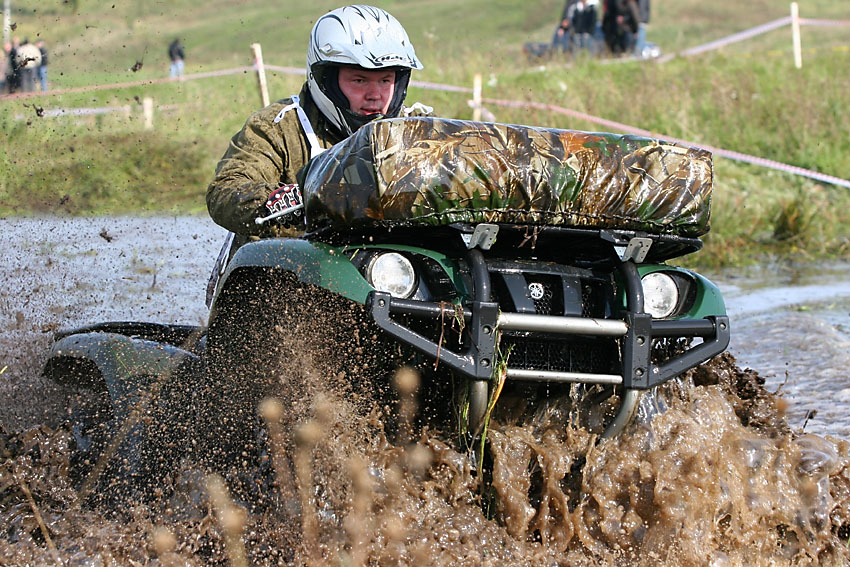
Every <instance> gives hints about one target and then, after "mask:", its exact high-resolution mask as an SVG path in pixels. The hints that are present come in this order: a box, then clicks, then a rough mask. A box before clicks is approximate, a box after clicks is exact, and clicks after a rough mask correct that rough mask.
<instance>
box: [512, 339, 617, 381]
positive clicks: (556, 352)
mask: <svg viewBox="0 0 850 567" xmlns="http://www.w3.org/2000/svg"><path fill="white" fill-rule="evenodd" d="M499 350H500V351H501V352H502V353H509V355H508V365H509V366H510V367H511V368H520V369H523V370H544V371H550V372H586V373H595V374H616V373H619V371H620V370H619V368H620V354H619V353H620V349H619V345H618V342H617V340H616V339H595V340H581V338H579V337H561V338H559V339H547V338H533V337H531V336H513V335H509V334H507V333H506V334H503V335H502V341H501V343H500V345H499Z"/></svg>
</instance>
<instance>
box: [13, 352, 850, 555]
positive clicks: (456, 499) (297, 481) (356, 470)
mask: <svg viewBox="0 0 850 567" xmlns="http://www.w3.org/2000/svg"><path fill="white" fill-rule="evenodd" d="M408 391H409V390H408ZM314 392H315V393H314V395H313V396H312V397H311V401H310V402H309V407H311V408H312V418H311V419H309V420H306V421H303V422H302V423H301V425H299V427H298V429H297V430H296V433H295V439H296V442H297V443H296V447H297V448H296V451H295V455H294V458H293V462H294V464H295V466H294V472H295V475H294V478H292V477H283V476H281V477H279V478H278V485H277V488H276V490H277V492H276V494H277V495H278V496H281V495H284V494H289V497H293V496H294V495H297V498H298V502H291V501H288V500H287V498H276V499H275V501H274V502H275V503H274V505H272V506H270V507H269V508H268V509H266V510H264V511H263V512H260V513H253V514H249V513H247V512H246V511H245V510H244V509H243V508H240V507H239V506H238V504H235V503H234V502H233V501H232V500H231V499H230V498H229V497H228V495H227V494H226V489H225V488H223V485H222V484H221V483H218V482H216V481H215V480H213V481H212V482H211V481H210V479H208V478H201V477H200V476H198V475H197V474H194V473H192V471H191V470H187V471H184V475H183V477H182V479H181V480H180V481H179V483H180V487H179V490H178V491H177V493H176V495H175V496H174V497H172V498H171V499H169V500H168V501H167V502H166V503H164V504H163V505H160V506H147V505H141V504H139V505H132V506H130V505H128V506H127V507H126V508H124V509H120V510H118V509H108V510H107V509H102V508H95V509H91V508H89V507H87V506H85V505H83V504H82V503H81V502H80V501H79V500H78V496H77V494H76V492H75V491H74V490H72V489H71V487H70V483H69V481H68V476H67V470H68V460H69V455H70V451H69V447H70V445H71V440H70V435H69V433H68V432H67V431H65V430H64V429H62V428H59V429H56V430H50V429H48V428H46V427H37V428H34V429H31V430H29V431H26V432H22V433H18V434H15V435H10V434H8V433H4V435H3V452H4V455H5V457H4V460H3V464H2V467H0V471H1V472H2V484H0V503H2V508H1V509H0V515H2V521H3V525H5V526H7V529H6V530H5V533H4V536H3V537H2V538H0V557H2V558H3V561H4V563H5V564H13V565H42V564H50V563H59V564H63V565H98V564H109V563H110V562H111V561H115V562H118V563H119V564H121V563H123V564H131V563H133V562H135V564H140V565H226V564H230V565H280V564H292V565H411V564H420V565H529V566H530V565H657V564H659V563H662V562H663V563H664V564H665V565H706V566H718V567H719V566H726V565H845V564H846V563H847V561H848V560H850V550H848V538H850V444H848V443H847V442H846V441H843V440H838V439H835V438H824V437H818V436H814V435H798V434H795V433H793V432H792V431H791V430H790V429H789V428H788V427H787V426H786V425H785V422H784V419H783V416H782V409H783V403H782V401H781V400H780V399H778V398H775V397H774V396H772V395H771V394H769V393H768V392H767V391H765V390H764V389H763V388H762V386H761V384H760V379H759V377H758V376H757V375H756V374H754V373H752V372H743V371H741V370H740V369H739V368H738V367H737V366H736V365H735V362H734V359H732V357H731V356H729V355H725V356H723V357H721V358H720V359H718V360H715V361H713V362H712V363H710V364H709V365H706V366H705V367H703V368H701V369H699V370H697V371H696V372H693V373H692V374H691V375H690V376H688V377H687V378H686V379H685V380H683V381H681V382H680V383H678V384H676V385H673V386H670V387H667V388H666V389H665V390H664V391H663V392H660V393H659V395H658V396H655V397H654V398H653V399H648V400H646V402H645V403H644V406H643V414H642V419H641V420H639V422H638V423H636V424H635V425H634V427H633V428H632V429H631V430H630V431H629V432H628V433H627V434H625V435H622V436H621V437H619V438H617V439H614V440H606V441H599V440H598V439H597V438H596V437H595V436H594V435H592V434H590V433H588V432H587V431H586V430H583V429H577V428H575V427H573V426H572V425H571V424H570V423H569V422H567V423H564V420H563V416H564V415H565V413H564V412H563V411H559V410H558V408H557V404H554V405H548V406H546V407H544V408H541V409H540V410H539V412H538V415H536V416H535V417H534V419H532V420H528V423H526V424H524V425H516V424H510V423H501V424H500V423H496V424H494V425H493V426H492V428H491V431H490V433H489V436H490V437H489V438H490V444H491V448H492V450H491V454H492V458H493V463H492V479H488V480H487V481H486V482H485V484H484V486H483V488H482V484H481V479H480V478H478V476H477V475H476V473H475V471H474V459H472V458H470V456H469V455H467V454H463V453H460V452H458V451H456V450H455V449H454V448H453V446H452V444H451V443H449V442H447V441H446V440H445V439H444V437H443V436H442V435H440V434H439V433H438V432H433V431H429V430H427V429H426V430H423V431H420V432H419V433H418V434H417V437H416V442H415V443H408V444H398V443H394V442H392V440H389V439H387V436H386V434H385V432H384V429H383V428H382V427H381V426H380V423H381V422H380V419H379V418H380V417H381V416H380V412H381V411H385V410H382V409H381V408H374V411H372V412H369V413H363V412H362V411H361V409H358V408H356V407H354V406H353V405H352V404H350V403H349V402H348V401H347V400H345V399H340V398H338V397H334V392H332V391H323V392H322V391H321V388H317V389H315V390H314ZM402 399H405V398H404V396H402ZM414 400H415V398H410V399H409V400H408V401H409V402H410V403H415V401H414ZM305 402H306V401H305ZM409 410H410V407H408V409H407V410H405V411H406V412H407V413H408V414H410V411H409ZM286 411H287V409H286V408H285V407H284V406H282V405H280V404H275V403H272V402H270V403H267V404H266V405H265V406H264V410H263V414H264V416H265V417H266V419H267V420H270V423H277V422H279V420H281V419H284V420H287V419H291V417H292V416H286V415H285V413H286ZM302 415H303V414H302ZM270 430H271V431H272V441H273V446H274V445H275V443H274V441H275V435H276V434H275V433H274V431H275V429H274V427H272V428H270ZM273 460H274V459H273ZM275 462H276V461H275ZM282 485H288V486H289V487H290V488H294V489H295V490H291V491H289V492H286V491H284V490H281V486H282ZM298 509H300V513H295V514H293V510H298Z"/></svg>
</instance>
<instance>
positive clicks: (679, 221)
mask: <svg viewBox="0 0 850 567" xmlns="http://www.w3.org/2000/svg"><path fill="white" fill-rule="evenodd" d="M301 177H302V178H301V184H300V187H301V192H302V194H303V197H302V198H301V199H297V200H296V201H295V202H293V203H289V205H291V206H289V207H287V209H286V212H287V213H288V214H295V215H296V220H298V221H299V222H303V223H304V227H305V232H304V233H303V235H302V236H300V237H296V238H267V239H254V240H250V239H239V238H231V239H229V241H228V242H227V243H226V245H225V247H224V248H223V249H222V254H221V256H220V258H219V261H218V262H217V263H216V268H215V270H214V273H213V278H212V279H211V281H210V286H209V288H208V305H209V306H210V316H209V326H208V327H207V328H196V327H189V326H171V325H159V324H155V323H103V324H98V325H93V326H89V327H86V328H82V329H76V330H72V331H63V332H60V333H58V334H57V335H56V341H55V343H54V344H53V346H52V350H51V352H50V356H49V359H48V361H47V365H46V367H45V374H46V375H47V376H50V377H52V378H54V379H57V380H62V381H66V382H68V381H71V382H76V383H78V384H81V385H83V386H85V387H88V388H91V389H94V390H96V391H98V392H99V393H100V394H101V395H100V397H99V398H98V399H99V400H101V406H100V407H99V408H98V411H97V412H89V414H87V415H88V416H89V419H90V420H91V419H93V421H94V422H96V423H98V424H102V423H112V424H113V425H112V426H111V427H112V429H109V428H108V427H107V428H106V430H107V432H106V433H104V435H105V436H108V435H110V434H112V433H110V431H111V432H114V431H115V430H116V429H118V428H120V424H122V423H127V422H128V420H133V419H134V416H137V414H138V410H137V409H136V408H137V407H138V402H139V400H145V399H147V400H149V404H148V406H149V407H150V406H153V407H154V408H159V409H158V410H153V411H154V413H155V412H156V411H159V412H160V413H159V415H161V416H165V418H166V419H167V418H168V417H169V416H173V415H174V414H175V413H179V412H180V411H184V412H185V411H190V412H195V413H194V414H193V415H192V417H191V418H190V419H187V420H185V421H186V422H194V423H201V424H204V425H203V426H202V429H203V430H204V431H205V432H206V435H207V436H208V438H210V439H211V440H212V442H213V443H215V442H216V441H222V445H223V446H224V447H225V448H224V449H222V455H224V456H226V455H227V454H232V452H233V451H236V452H237V454H238V452H239V451H243V449H244V447H243V446H242V445H243V444H251V443H253V439H252V438H251V437H250V435H235V436H230V435H229V434H228V433H227V432H226V431H225V429H224V428H223V426H222V425H221V424H223V423H230V424H232V423H233V422H234V421H236V422H238V421H239V420H243V419H244V420H250V419H252V417H251V416H252V415H254V414H255V409H256V403H257V400H258V399H259V398H260V397H262V396H263V395H266V394H267V393H268V391H269V388H272V387H273V386H274V384H280V383H281V382H280V381H281V380H283V378H281V376H284V375H287V376H288V375H295V376H298V377H299V378H298V379H295V380H290V381H289V382H288V384H289V386H288V387H289V388H290V390H289V396H290V399H289V403H293V404H295V403H298V401H299V397H300V396H301V395H302V392H301V391H300V390H299V384H300V383H301V382H300V380H301V378H300V377H301V376H302V375H303V374H304V372H306V371H307V370H306V368H307V367H308V366H309V365H310V364H313V363H319V364H325V363H328V364H329V368H328V369H327V372H326V373H324V374H323V376H325V377H326V379H327V380H329V381H332V380H343V381H348V382H351V383H355V384H356V386H355V388H360V389H365V390H369V392H370V395H374V396H377V397H378V398H380V397H381V396H392V395H393V394H392V391H391V388H389V386H388V382H387V380H386V375H387V374H388V373H391V372H392V370H393V369H394V368H396V367H397V366H398V365H401V364H406V365H412V366H414V367H416V368H418V369H419V370H420V371H421V372H422V374H423V376H424V377H425V378H423V382H422V386H421V388H420V394H421V397H422V399H423V407H427V408H430V410H429V411H427V412H426V411H424V410H423V412H424V413H425V414H427V415H428V416H429V417H428V419H430V420H432V421H435V422H438V425H441V426H445V427H452V428H455V429H456V430H457V431H458V432H459V433H460V434H461V436H463V435H466V436H469V435H474V433H475V432H477V431H480V426H481V423H482V422H483V421H485V420H486V419H487V418H488V417H489V415H490V412H492V411H493V409H494V407H496V408H498V406H499V403H500V401H502V402H504V403H508V402H507V400H513V402H516V401H517V400H519V401H521V402H524V403H526V404H534V403H536V402H538V401H539V400H541V399H546V398H547V397H551V396H557V395H570V393H571V392H572V393H574V390H575V388H576V387H580V388H582V389H583V392H584V394H583V396H582V397H581V401H580V402H579V401H577V402H576V408H577V410H576V411H579V413H580V415H579V418H580V419H584V425H586V426H587V427H592V428H597V429H598V430H599V433H600V434H601V435H602V436H613V435H616V434H618V433H619V432H621V431H622V430H623V429H624V428H625V427H626V425H628V424H629V422H630V421H631V420H632V418H633V416H634V415H635V412H636V408H637V407H638V401H639V399H640V394H641V393H642V392H645V391H648V390H652V389H653V388H655V387H656V386H658V385H660V384H662V383H664V382H667V381H669V380H671V379H673V378H676V377H678V376H680V375H681V374H682V373H684V372H685V371H687V370H688V369H691V368H693V367H695V366H697V365H699V364H701V363H702V362H704V361H706V360H708V359H709V358H711V357H713V356H715V355H717V354H718V353H721V352H722V351H723V350H725V348H726V347H727V346H728V343H729V321H728V318H727V316H726V313H725V306H724V303H723V299H722V297H721V294H720V292H719V291H718V289H717V287H716V286H715V285H714V284H712V283H711V282H710V281H709V280H707V279H706V278H704V277H702V276H700V275H698V274H696V273H694V272H693V271H690V270H686V269H683V268H679V267H675V266H672V265H670V264H668V263H667V261H668V260H671V259H673V258H676V257H680V256H683V255H685V254H689V253H692V252H695V251H697V250H699V249H700V248H701V246H702V242H701V241H700V239H699V237H700V236H701V235H703V234H705V233H706V232H707V231H708V228H709V208H710V196H711V185H712V163H711V156H710V154H709V153H708V152H706V151H704V150H701V149H696V148H689V147H683V146H680V145H676V144H672V143H667V142H664V141H659V140H651V139H646V138H638V137H632V136H620V135H614V134H598V133H587V132H577V131H568V130H555V129H545V128H536V127H528V126H517V125H504V124H493V123H481V122H468V121H458V120H446V119H436V118H403V119H402V118H400V119H391V120H382V121H377V122H374V123H371V124H369V125H366V126H364V127H363V128H361V129H360V130H359V131H358V132H357V133H355V134H354V135H353V136H352V137H350V138H349V139H347V140H345V141H343V142H341V143H340V144H337V145H336V146H334V147H333V148H330V149H329V150H326V151H325V152H324V153H322V154H321V155H319V156H318V157H316V158H314V159H313V160H312V161H311V162H310V163H309V164H308V166H307V167H306V168H305V170H304V171H303V172H302V176H301ZM302 200H303V201H302ZM264 220H266V219H259V220H258V222H264ZM305 337H306V338H305ZM299 341H300V342H301V343H303V342H305V341H306V342H307V343H308V344H309V345H311V346H315V347H316V350H315V351H314V352H312V354H311V360H310V361H307V360H305V358H304V357H303V356H302V355H303V352H304V348H303V347H295V346H293V345H294V344H295V343H297V342H299ZM331 362H333V363H334V364H336V365H337V366H336V367H335V368H330V366H333V364H330V363H331ZM338 370H341V371H342V373H343V374H342V375H338V374H334V373H333V372H336V371H338ZM324 371H325V369H324V368H323V372H324ZM577 385H578V386H577ZM166 393H167V395H166ZM284 395H286V393H285V392H284ZM513 402H512V403H513ZM600 407H601V408H604V411H599V410H598V408H600ZM186 408H193V409H191V410H187V409H186ZM134 412H135V413H134ZM92 415H96V416H97V417H96V418H91V416H92ZM591 415H594V416H595V417H594V418H593V419H591V418H590V416H591ZM155 421H156V420H151V419H147V420H144V419H137V418H136V422H134V423H133V426H134V427H135V429H133V428H130V427H128V426H125V436H126V438H127V439H130V441H127V442H128V443H129V442H131V441H132V440H136V442H138V440H139V439H142V438H144V436H145V435H146V433H145V431H143V429H144V428H145V427H147V428H150V427H151V423H152V422H155ZM88 429H89V430H91V424H89V427H88ZM247 430H248V428H246V431H247ZM210 432H212V433H210ZM195 434H196V432H195V433H193V432H192V431H189V432H187V433H186V434H185V436H184V437H183V439H184V440H185V439H192V438H193V435H195ZM171 439H172V441H171V443H170V447H171V448H172V451H173V452H174V453H175V454H178V455H182V454H185V448H184V447H183V446H182V445H181V443H183V442H182V441H179V440H178V441H174V439H180V436H179V435H177V436H174V437H172V438H171ZM228 444H229V445H230V446H229V447H227V445H228ZM82 445H85V443H81V446H82ZM160 449H161V448H160ZM202 450H204V451H206V450H210V449H209V448H204V449H202ZM216 450H217V449H216ZM243 452H244V451H243ZM132 454H133V455H135V456H134V457H133V458H131V459H129V460H130V461H132V460H133V459H136V460H139V459H143V458H144V455H145V453H144V451H134V452H132ZM139 455H141V457H140V456H139ZM158 455H160V454H159V453H158ZM157 458H158V459H160V460H163V457H161V455H160V456H158V457H157ZM223 458H224V459H226V457H223ZM89 461H91V458H90V459H89ZM127 461H128V459H124V461H123V462H125V463H126V462H127ZM137 465H138V466H142V465H141V464H139V463H137ZM134 466H135V465H134Z"/></svg>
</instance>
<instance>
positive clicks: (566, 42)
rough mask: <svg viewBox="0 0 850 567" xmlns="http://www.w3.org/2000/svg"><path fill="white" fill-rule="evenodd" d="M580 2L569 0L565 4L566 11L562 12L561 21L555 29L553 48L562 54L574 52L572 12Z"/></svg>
mask: <svg viewBox="0 0 850 567" xmlns="http://www.w3.org/2000/svg"><path fill="white" fill-rule="evenodd" d="M577 2H578V0H567V1H566V3H565V4H564V9H563V10H562V11H561V19H560V20H559V21H558V26H557V27H556V28H555V33H554V34H553V35H552V48H553V49H556V50H557V49H560V50H561V52H562V53H563V52H567V51H572V47H573V37H572V36H573V30H572V23H573V22H572V11H573V6H574V5H575V4H576V3H577Z"/></svg>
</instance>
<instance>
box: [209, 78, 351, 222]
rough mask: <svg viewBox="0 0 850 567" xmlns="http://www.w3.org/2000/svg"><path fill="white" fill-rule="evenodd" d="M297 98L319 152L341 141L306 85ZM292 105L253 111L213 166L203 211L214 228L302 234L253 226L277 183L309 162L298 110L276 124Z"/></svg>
mask: <svg viewBox="0 0 850 567" xmlns="http://www.w3.org/2000/svg"><path fill="white" fill-rule="evenodd" d="M300 100H301V106H302V108H304V110H305V111H306V112H307V117H308V118H309V120H310V124H312V126H313V130H314V131H315V132H316V136H317V137H318V139H319V143H320V144H321V145H322V147H323V148H329V147H330V146H332V145H334V144H335V143H337V142H339V141H341V140H342V139H343V137H341V136H340V135H339V134H338V133H337V132H336V131H335V130H334V129H333V128H332V127H331V126H330V124H329V123H328V122H327V120H326V119H325V118H324V116H323V115H322V114H321V113H320V112H319V110H318V109H317V108H316V106H315V105H314V104H312V102H310V96H309V93H308V91H307V86H306V85H305V86H304V87H303V88H302V89H301V94H300ZM291 103H292V99H291V98H286V99H283V100H279V101H277V102H274V103H272V104H270V105H269V106H267V107H265V108H263V109H262V110H260V111H258V112H255V113H254V114H252V115H251V116H250V117H249V118H248V120H247V122H245V126H243V128H242V130H240V131H239V133H238V134H236V135H235V136H233V138H232V139H231V140H230V145H229V146H228V148H227V151H226V152H225V153H224V156H222V158H221V160H220V161H219V162H218V166H217V167H216V171H215V179H214V180H213V182H212V183H210V185H209V187H208V188H207V209H208V210H209V213H210V216H211V217H212V219H213V220H214V221H215V222H216V223H217V224H219V225H221V226H223V227H224V228H226V229H228V230H230V231H233V232H235V233H237V234H240V235H243V236H261V237H269V236H294V235H296V234H298V233H300V232H301V231H300V230H297V229H285V228H283V227H281V226H279V225H274V224H273V223H272V224H270V225H269V224H267V225H257V224H255V222H254V219H255V218H256V217H258V216H261V215H264V214H265V213H261V208H262V206H263V204H264V202H265V200H266V198H267V197H268V196H269V193H271V192H272V191H274V190H275V189H276V188H277V187H278V186H279V185H280V184H281V183H296V182H297V181H296V178H295V174H296V173H297V172H298V170H300V169H301V168H302V167H303V166H304V164H306V163H307V161H308V160H309V159H310V143H309V142H308V140H307V136H306V134H305V133H304V129H303V128H302V127H301V124H300V122H299V121H298V115H297V112H296V111H295V110H291V111H289V112H286V113H285V114H284V115H283V117H282V119H281V120H280V121H279V122H275V117H276V116H277V115H278V114H279V113H280V111H281V110H282V109H283V108H284V107H285V106H287V105H288V104H291Z"/></svg>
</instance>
